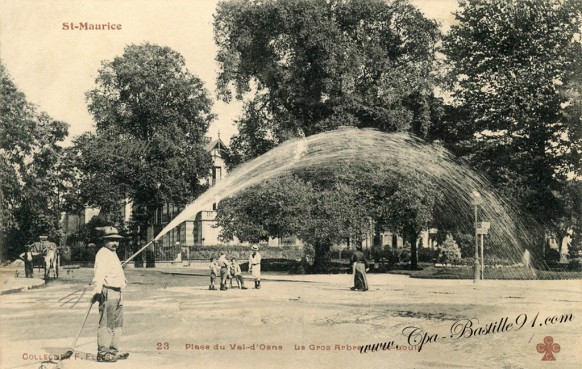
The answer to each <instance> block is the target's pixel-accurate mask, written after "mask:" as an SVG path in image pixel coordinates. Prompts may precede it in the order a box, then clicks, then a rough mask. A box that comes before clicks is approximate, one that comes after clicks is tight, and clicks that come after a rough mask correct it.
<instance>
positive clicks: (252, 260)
mask: <svg viewBox="0 0 582 369" xmlns="http://www.w3.org/2000/svg"><path fill="white" fill-rule="evenodd" d="M249 272H250V273H251V274H252V276H253V278H254V280H255V288H256V289H259V288H261V254H259V246H257V245H253V246H252V247H251V256H250V257H249Z"/></svg>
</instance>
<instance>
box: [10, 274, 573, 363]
mask: <svg viewBox="0 0 582 369" xmlns="http://www.w3.org/2000/svg"><path fill="white" fill-rule="evenodd" d="M173 272H177V273H182V270H180V269H179V268H177V269H176V270H161V269H153V270H152V269H143V270H142V269H127V270H126V275H127V279H128V280H129V282H130V284H129V285H128V288H127V290H126V291H125V292H124V308H125V317H124V318H125V323H124V324H125V327H124V336H123V340H122V349H123V350H124V351H127V352H129V353H130V357H129V359H128V360H124V361H118V362H117V363H113V364H104V363H98V362H96V361H94V360H95V358H94V355H95V351H96V327H97V324H98V313H97V305H95V306H94V307H93V310H92V311H91V313H90V315H89V319H88V321H87V324H86V326H85V328H84V330H83V331H82V334H81V336H80V339H79V342H78V345H77V351H76V355H75V356H73V357H72V358H71V359H69V360H63V361H60V360H56V358H55V357H54V356H52V355H54V354H60V353H64V352H65V351H66V348H67V347H68V346H70V345H71V344H72V341H73V340H74V338H75V336H76V334H77V332H78V330H79V328H80V325H81V322H82V321H83V317H84V315H85V313H86V311H87V309H88V307H89V299H90V288H89V286H88V283H89V282H90V280H91V277H92V274H91V273H92V271H91V270H90V269H75V270H71V271H69V272H68V273H67V272H66V271H65V272H64V273H62V275H61V278H60V279H59V280H57V281H50V282H49V283H48V284H47V286H45V287H44V288H40V289H34V290H27V291H24V292H21V293H16V294H9V295H2V296H0V327H1V330H0V344H1V345H0V366H1V368H6V369H12V368H40V367H41V366H42V365H44V367H45V368H51V367H52V368H57V367H60V368H97V367H103V366H107V367H114V368H178V367H179V368H208V367H214V366H218V365H220V367H224V368H353V367H358V368H359V367H380V368H385V367H391V368H393V367H398V368H546V367H550V365H553V367H554V368H557V367H559V368H577V369H578V368H581V363H582V353H581V352H582V351H581V350H580V347H582V338H581V337H582V334H581V332H582V329H581V328H582V303H581V302H582V283H581V281H576V280H567V281H481V282H479V283H477V284H474V283H473V282H472V281H466V280H424V279H423V280H420V279H411V278H409V277H407V276H401V275H390V274H374V275H369V282H370V290H369V291H367V292H355V291H350V290H349V287H350V283H351V281H350V276H349V275H315V276H288V275H277V274H266V275H264V278H263V282H262V288H261V289H260V290H255V289H248V290H238V289H233V290H228V291H209V290H208V277H206V276H197V275H181V274H172V273H173ZM247 285H248V286H249V287H252V281H250V280H249V279H248V277H247ZM552 318H553V319H552ZM479 328H480V329H479ZM546 337H551V338H552V340H553V343H556V344H559V346H560V348H559V352H556V350H557V349H556V347H554V348H553V352H552V354H553V355H554V358H555V361H554V362H550V361H542V358H543V356H544V352H545V351H544V350H546V347H547V348H548V349H552V346H551V345H548V346H544V347H542V348H543V349H544V350H542V353H539V352H538V351H537V345H538V344H542V343H543V342H544V338H546ZM376 343H380V344H383V345H382V346H381V347H379V348H378V346H376V347H375V348H376V349H377V351H375V350H374V347H373V346H367V349H366V350H367V352H361V350H360V347H364V348H366V345H373V344H376ZM421 344H422V347H420V346H421ZM542 346H543V345H542ZM540 349H541V348H540ZM362 351H363V350H362ZM51 359H54V360H52V363H51V362H50V361H51Z"/></svg>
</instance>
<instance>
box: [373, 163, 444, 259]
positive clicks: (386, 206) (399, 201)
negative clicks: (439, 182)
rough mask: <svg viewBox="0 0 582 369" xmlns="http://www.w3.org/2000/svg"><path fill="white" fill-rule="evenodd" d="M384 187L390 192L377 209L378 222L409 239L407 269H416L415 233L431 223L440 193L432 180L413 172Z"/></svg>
mask: <svg viewBox="0 0 582 369" xmlns="http://www.w3.org/2000/svg"><path fill="white" fill-rule="evenodd" d="M387 188H388V191H387V192H388V193H389V195H388V198H387V199H386V200H385V201H384V202H383V204H382V206H381V208H380V209H381V210H380V214H381V215H380V219H381V221H380V224H381V225H382V226H383V227H384V228H387V229H390V230H391V231H393V232H395V233H397V234H400V235H402V236H404V237H405V239H406V240H407V241H409V242H410V247H411V249H410V268H411V269H416V268H417V265H418V264H417V263H418V256H417V242H418V236H419V235H420V233H421V231H422V230H424V229H427V228H430V227H431V226H433V225H434V222H435V220H436V218H437V217H436V216H437V215H438V214H436V213H437V207H438V205H439V203H441V202H442V194H441V192H439V190H438V187H437V186H436V184H435V183H433V182H431V181H430V180H429V179H428V178H426V176H424V175H423V174H422V173H420V172H414V171H411V172H409V173H406V174H404V175H402V176H401V177H400V178H398V179H397V180H395V181H393V182H392V183H391V185H389V186H387ZM447 210H448V211H450V209H447Z"/></svg>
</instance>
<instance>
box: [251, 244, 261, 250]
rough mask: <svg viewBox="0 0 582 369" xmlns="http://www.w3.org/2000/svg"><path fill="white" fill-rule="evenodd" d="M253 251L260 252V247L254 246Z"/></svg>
mask: <svg viewBox="0 0 582 369" xmlns="http://www.w3.org/2000/svg"><path fill="white" fill-rule="evenodd" d="M251 250H253V251H259V246H257V245H253V246H252V247H251Z"/></svg>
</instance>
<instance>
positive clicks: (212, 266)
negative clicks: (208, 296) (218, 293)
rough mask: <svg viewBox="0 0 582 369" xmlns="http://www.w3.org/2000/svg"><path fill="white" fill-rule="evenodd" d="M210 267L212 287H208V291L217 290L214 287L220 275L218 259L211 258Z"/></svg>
mask: <svg viewBox="0 0 582 369" xmlns="http://www.w3.org/2000/svg"><path fill="white" fill-rule="evenodd" d="M208 267H209V268H210V286H209V287H208V289H209V290H215V289H216V287H214V280H215V279H216V276H217V275H218V264H217V263H216V258H214V257H212V258H210V264H209V265H208Z"/></svg>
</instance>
